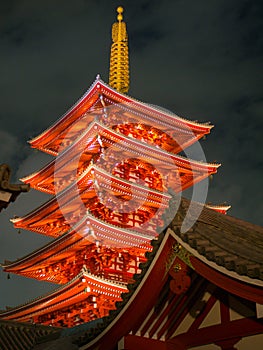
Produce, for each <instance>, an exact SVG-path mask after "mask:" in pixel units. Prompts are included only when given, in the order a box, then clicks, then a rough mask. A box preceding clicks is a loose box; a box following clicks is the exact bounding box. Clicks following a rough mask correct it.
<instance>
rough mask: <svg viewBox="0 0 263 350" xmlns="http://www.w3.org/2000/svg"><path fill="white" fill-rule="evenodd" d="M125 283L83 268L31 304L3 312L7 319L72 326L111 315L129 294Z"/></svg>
mask: <svg viewBox="0 0 263 350" xmlns="http://www.w3.org/2000/svg"><path fill="white" fill-rule="evenodd" d="M126 292H127V288H126V287H125V285H123V284H120V283H116V282H113V281H109V280H106V279H103V278H99V277H96V276H94V275H92V274H90V273H89V272H87V269H86V268H85V267H84V268H83V269H82V271H81V272H80V273H79V274H78V275H77V276H75V277H74V278H72V279H71V280H70V281H69V282H68V283H66V284H64V285H63V286H62V287H60V288H58V289H56V290H55V291H53V292H52V293H49V294H47V295H45V296H43V297H41V298H38V299H35V300H33V301H31V302H30V303H28V304H24V305H20V306H18V307H16V308H14V309H13V308H10V309H8V310H7V311H6V312H2V313H1V317H2V318H4V319H5V320H16V321H19V322H33V323H41V324H43V325H49V326H57V327H65V326H67V327H73V326H76V325H78V324H80V323H83V322H88V321H90V320H94V319H96V318H101V317H103V316H106V315H108V312H109V310H112V309H115V302H116V301H120V300H122V299H121V293H126Z"/></svg>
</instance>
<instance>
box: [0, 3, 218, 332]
mask: <svg viewBox="0 0 263 350" xmlns="http://www.w3.org/2000/svg"><path fill="white" fill-rule="evenodd" d="M117 11H118V16H117V22H116V23H114V24H113V27H112V40H113V44H112V48H111V60H110V79H109V85H108V84H106V83H105V82H103V81H102V80H101V78H100V77H99V76H97V77H96V80H95V81H94V82H93V84H92V85H91V87H90V88H89V89H88V91H87V92H86V93H85V94H84V95H83V96H82V97H81V98H80V100H79V101H77V103H76V104H75V105H74V106H73V107H72V108H71V109H70V110H68V111H67V112H66V113H65V114H64V115H63V116H62V118H60V119H59V120H58V121H57V122H56V123H55V124H54V125H52V126H51V127H50V128H48V129H47V130H45V131H44V132H43V133H42V134H40V135H39V136H37V137H35V138H34V139H33V140H31V141H30V144H31V146H32V147H33V148H37V149H39V150H41V151H43V152H46V153H49V154H51V155H53V156H54V159H53V160H52V161H51V162H50V163H49V164H47V165H46V166H45V167H43V168H42V169H40V170H39V171H37V172H35V173H33V174H31V175H29V176H27V177H25V178H23V179H22V180H23V182H24V183H26V184H30V186H31V187H32V188H34V189H36V190H39V191H43V192H46V193H49V194H52V195H53V197H52V198H51V199H50V200H49V201H47V202H46V203H45V204H43V205H42V206H40V207H39V208H37V209H35V210H33V211H31V212H30V213H29V214H27V215H25V216H23V217H18V218H15V219H13V220H12V221H13V223H14V226H15V227H17V228H23V229H26V230H30V231H34V232H36V233H39V234H43V235H47V236H51V237H53V238H54V240H52V241H51V242H50V243H48V244H47V245H45V246H44V247H41V248H39V249H38V250H36V251H34V252H32V253H31V254H28V255H27V256H25V257H23V258H20V259H18V260H16V261H14V262H9V261H8V262H5V263H4V264H3V267H4V270H5V271H6V272H8V273H15V274H19V275H23V276H25V277H30V278H35V279H38V280H43V281H49V282H53V283H57V284H59V285H60V286H59V288H57V289H56V290H54V291H53V292H51V293H48V294H46V295H44V296H42V297H40V298H37V299H35V300H33V301H30V302H28V303H26V304H24V305H20V306H18V307H16V308H12V309H8V310H6V311H4V312H2V313H1V315H0V316H1V318H3V319H5V320H16V321H23V322H29V321H30V322H34V323H41V324H44V325H53V326H62V327H72V326H74V325H77V324H80V323H83V322H89V321H91V320H94V319H96V318H101V317H103V316H106V315H108V313H109V310H111V309H114V308H115V302H116V301H118V300H121V294H122V293H125V292H127V284H128V283H131V282H132V281H133V275H134V274H136V273H139V272H140V266H139V265H140V263H141V262H144V261H145V260H146V257H145V253H146V252H147V251H151V250H152V245H151V241H152V240H154V239H156V238H157V237H158V232H159V231H160V229H161V227H163V226H164V225H165V222H164V214H165V211H166V209H167V208H168V207H169V202H170V200H171V199H172V193H180V192H181V191H183V190H185V189H187V188H189V187H191V186H193V185H194V184H195V183H197V182H199V181H201V180H203V179H205V178H207V177H208V176H210V175H211V174H213V173H215V172H216V171H217V168H218V166H219V165H216V164H207V163H205V162H198V161H193V160H190V159H187V158H184V157H182V156H180V155H178V153H180V152H181V151H182V150H184V149H185V148H186V147H188V146H190V145H192V144H193V143H194V142H197V141H198V140H199V139H200V138H202V137H203V136H204V135H205V134H208V133H209V132H210V130H211V128H212V126H211V125H209V124H200V123H196V122H191V121H189V120H185V119H183V118H180V117H178V116H177V115H175V114H173V113H170V112H167V111H164V110H163V109H160V108H158V107H155V106H151V105H148V104H145V103H142V102H140V101H138V100H136V99H134V98H131V97H130V96H128V95H127V92H128V88H129V62H128V42H127V32H126V25H125V23H124V22H123V17H122V12H123V9H122V8H121V7H119V8H118V9H117ZM170 189H172V190H170ZM219 209H220V210H224V208H219Z"/></svg>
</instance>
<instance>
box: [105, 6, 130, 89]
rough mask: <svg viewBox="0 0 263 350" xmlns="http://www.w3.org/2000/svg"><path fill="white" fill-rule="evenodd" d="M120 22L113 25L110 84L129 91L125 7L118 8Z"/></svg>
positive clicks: (115, 87)
mask: <svg viewBox="0 0 263 350" xmlns="http://www.w3.org/2000/svg"><path fill="white" fill-rule="evenodd" d="M117 12H118V15H117V20H118V22H115V23H113V25H112V41H113V43H112V45H111V56H110V77H109V84H110V86H112V87H113V88H114V89H116V90H117V91H120V92H123V93H127V92H128V90H129V53H128V35H127V30H126V23H125V22H123V21H122V20H123V15H122V13H123V8H122V7H121V6H119V7H118V8H117Z"/></svg>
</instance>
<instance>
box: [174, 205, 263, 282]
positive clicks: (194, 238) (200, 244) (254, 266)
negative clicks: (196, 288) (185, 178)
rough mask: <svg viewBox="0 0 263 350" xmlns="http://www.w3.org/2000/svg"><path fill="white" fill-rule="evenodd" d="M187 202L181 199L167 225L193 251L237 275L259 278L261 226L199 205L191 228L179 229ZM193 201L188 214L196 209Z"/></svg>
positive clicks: (262, 242) (262, 275)
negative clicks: (185, 230)
mask: <svg viewBox="0 0 263 350" xmlns="http://www.w3.org/2000/svg"><path fill="white" fill-rule="evenodd" d="M189 204H190V202H189V201H188V200H187V199H182V201H181V204H180V208H179V210H178V211H177V214H176V215H175V217H174V219H173V221H172V222H171V224H170V225H169V226H170V228H171V229H172V230H173V231H174V232H175V234H176V236H177V237H180V238H181V239H182V241H184V242H186V243H187V244H188V245H189V246H190V247H191V248H192V249H193V250H194V251H195V252H196V253H197V257H200V256H201V257H204V258H206V259H207V262H208V263H209V261H211V262H213V263H215V264H216V265H218V266H221V267H224V268H226V269H227V270H228V271H233V272H236V273H237V274H238V275H240V276H246V277H249V278H253V279H258V280H261V281H262V280H263V254H262V252H263V227H261V226H258V225H254V224H251V223H248V222H246V221H243V220H240V219H237V218H234V217H231V216H229V215H223V214H220V213H217V212H216V211H214V210H212V209H209V208H207V207H205V206H204V207H203V208H202V210H201V214H200V216H199V217H198V219H197V221H196V222H195V223H194V225H193V226H192V228H190V229H189V230H188V231H187V232H184V233H182V232H181V225H182V222H183V220H184V218H185V216H186V213H187V211H188V208H189ZM200 206H201V204H198V203H195V204H194V206H193V207H192V209H190V217H191V216H194V215H195V212H196V211H198V210H199V209H200Z"/></svg>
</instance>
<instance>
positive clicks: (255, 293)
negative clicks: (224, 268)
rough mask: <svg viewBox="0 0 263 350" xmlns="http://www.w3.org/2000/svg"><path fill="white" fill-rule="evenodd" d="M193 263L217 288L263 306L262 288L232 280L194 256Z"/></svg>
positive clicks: (197, 270) (198, 271) (196, 269)
mask: <svg viewBox="0 0 263 350" xmlns="http://www.w3.org/2000/svg"><path fill="white" fill-rule="evenodd" d="M191 263H192V265H193V267H194V269H195V271H196V272H197V273H199V274H200V275H202V276H203V277H204V278H206V279H207V280H208V281H210V282H212V283H213V284H215V285H216V286H219V287H221V288H222V289H224V290H225V291H227V292H229V293H232V294H235V295H237V296H240V297H241V298H244V299H247V300H251V301H254V302H255V303H259V304H263V293H262V288H261V287H258V286H256V285H253V284H247V283H245V282H242V281H239V280H237V279H234V278H231V277H229V276H228V275H227V274H223V273H220V272H218V271H217V270H215V269H213V268H211V267H210V266H209V265H207V264H205V263H204V262H202V261H200V260H199V259H197V258H195V257H193V256H192V257H191Z"/></svg>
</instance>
